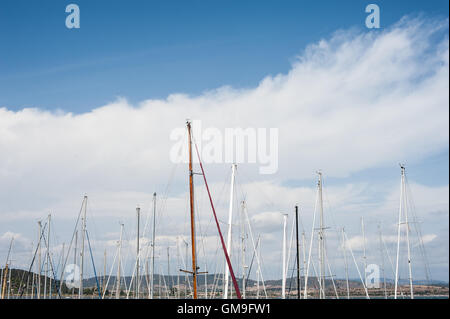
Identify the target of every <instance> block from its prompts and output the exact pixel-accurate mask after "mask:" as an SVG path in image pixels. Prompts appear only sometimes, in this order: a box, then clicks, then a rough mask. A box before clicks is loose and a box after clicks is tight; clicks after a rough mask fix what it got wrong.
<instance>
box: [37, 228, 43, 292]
mask: <svg viewBox="0 0 450 319" xmlns="http://www.w3.org/2000/svg"><path fill="white" fill-rule="evenodd" d="M38 225H39V227H38V228H39V237H38V245H39V246H38V247H39V249H38V265H37V266H38V287H37V299H41V229H42V224H41V221H38Z"/></svg>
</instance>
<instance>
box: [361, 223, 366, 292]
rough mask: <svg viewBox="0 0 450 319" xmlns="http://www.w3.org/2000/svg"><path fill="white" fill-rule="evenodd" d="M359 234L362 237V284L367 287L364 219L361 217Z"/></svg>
mask: <svg viewBox="0 0 450 319" xmlns="http://www.w3.org/2000/svg"><path fill="white" fill-rule="evenodd" d="M361 232H362V237H363V261H364V283H365V285H366V286H367V271H366V270H367V255H366V231H365V228H364V217H361Z"/></svg>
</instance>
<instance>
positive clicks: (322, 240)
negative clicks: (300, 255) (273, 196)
mask: <svg viewBox="0 0 450 319" xmlns="http://www.w3.org/2000/svg"><path fill="white" fill-rule="evenodd" d="M317 174H318V175H319V183H318V187H319V205H320V228H319V256H320V282H321V285H320V286H321V289H320V299H325V264H324V263H325V238H324V235H325V234H324V230H325V228H324V220H323V197H322V172H318V173H317Z"/></svg>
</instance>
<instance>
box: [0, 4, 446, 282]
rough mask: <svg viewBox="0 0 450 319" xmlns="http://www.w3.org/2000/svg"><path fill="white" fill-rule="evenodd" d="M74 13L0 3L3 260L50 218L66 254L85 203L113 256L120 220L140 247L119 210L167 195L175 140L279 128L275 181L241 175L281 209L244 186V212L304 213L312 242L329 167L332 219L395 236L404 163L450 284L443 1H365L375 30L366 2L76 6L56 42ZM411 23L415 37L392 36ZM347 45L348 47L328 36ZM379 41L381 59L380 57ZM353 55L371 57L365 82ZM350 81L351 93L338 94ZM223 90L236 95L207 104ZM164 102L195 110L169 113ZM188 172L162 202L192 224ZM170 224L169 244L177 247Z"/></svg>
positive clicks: (216, 175)
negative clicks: (193, 124)
mask: <svg viewBox="0 0 450 319" xmlns="http://www.w3.org/2000/svg"><path fill="white" fill-rule="evenodd" d="M69 3H72V2H71V1H62V0H46V1H39V2H38V1H22V0H15V1H10V0H2V1H1V2H0V133H1V136H0V153H2V156H1V157H0V243H1V245H0V253H1V254H3V253H4V251H3V250H4V247H6V246H7V244H5V243H9V240H7V239H8V238H9V237H8V236H9V235H8V234H9V233H8V232H11V233H13V234H16V237H17V238H18V242H19V243H20V244H21V245H22V253H23V254H25V253H24V251H26V249H28V248H29V247H28V246H29V243H30V242H31V240H32V235H29V234H34V233H35V231H36V230H35V228H36V227H35V226H36V223H35V222H36V221H37V219H38V218H39V219H42V218H45V217H46V216H47V214H48V212H49V211H51V212H54V213H55V216H54V217H55V218H54V220H55V223H59V224H58V227H59V229H61V233H60V235H59V236H60V237H59V239H58V240H59V243H61V242H62V241H67V240H68V239H67V238H65V235H64V234H69V233H70V232H71V230H72V220H73V219H74V218H75V216H74V214H76V212H78V208H79V204H80V202H81V200H80V198H82V196H83V195H84V194H85V193H88V194H89V196H90V200H91V201H92V204H91V202H90V205H91V206H89V207H90V208H91V207H92V208H91V209H92V214H93V218H92V219H93V220H96V221H97V226H99V225H101V232H99V233H97V235H98V238H96V239H97V240H96V241H97V244H96V245H97V247H109V248H111V241H112V240H115V239H116V237H117V235H118V234H117V232H118V227H117V225H118V221H119V220H120V221H124V222H126V223H127V227H129V228H128V230H127V231H128V232H129V234H132V232H133V230H132V227H134V226H133V225H134V219H133V218H132V217H130V215H129V214H128V212H131V213H133V212H134V208H135V205H136V203H139V204H141V205H142V207H143V211H144V210H145V212H148V211H149V207H150V200H151V198H150V196H151V194H152V193H153V191H156V192H158V194H161V193H163V192H164V190H165V187H166V183H167V179H168V176H170V174H171V169H172V166H171V165H170V164H171V163H169V161H168V160H167V155H166V154H168V153H169V152H168V145H169V143H168V136H169V134H170V132H171V130H172V129H174V128H175V127H179V126H183V124H184V120H185V118H187V117H191V116H193V117H194V119H204V120H205V122H206V123H207V124H205V125H213V126H217V127H219V128H220V129H222V128H223V127H229V126H232V127H234V126H238V125H241V126H242V127H250V126H252V125H253V126H257V127H271V125H274V126H277V127H279V128H280V169H279V171H280V172H279V174H275V175H274V176H262V177H261V176H258V175H255V174H253V171H252V167H251V165H250V166H249V167H247V166H241V167H242V168H241V167H240V169H239V170H238V171H239V172H243V173H245V174H248V175H249V176H251V178H254V180H251V181H250V182H253V181H255V182H257V183H259V184H258V185H257V186H258V187H259V189H264V191H265V192H266V193H271V192H273V193H274V194H277V197H276V196H275V195H273V197H272V198H270V199H268V198H259V197H258V195H255V194H253V193H252V184H250V183H249V184H248V185H245V186H246V187H248V188H249V189H250V191H249V193H250V195H249V198H252V197H251V195H252V194H253V195H254V196H255V197H254V198H257V199H258V200H256V201H255V202H256V203H258V202H264V203H267V201H271V202H274V203H275V206H276V207H275V208H276V209H283V210H285V211H292V206H293V205H294V202H296V201H299V202H302V204H303V206H304V209H305V215H307V216H306V217H305V218H306V220H305V225H307V226H306V227H307V228H309V227H310V225H309V223H310V222H311V220H310V217H311V216H310V213H311V210H312V208H313V205H314V202H313V198H314V195H313V194H314V188H315V185H316V176H315V171H316V170H317V169H323V170H324V175H325V186H326V187H327V188H328V187H329V191H327V194H330V195H331V197H330V202H331V204H332V206H334V207H335V211H334V214H336V215H337V217H338V218H337V220H338V221H339V223H340V222H341V221H342V223H343V224H345V225H346V229H348V230H349V236H350V237H354V238H355V239H358V238H357V235H358V234H359V218H360V217H361V216H367V218H368V220H371V221H379V220H382V221H383V222H385V223H386V225H385V226H386V233H389V232H390V231H391V230H392V229H391V228H389V227H390V226H389V225H391V224H392V223H395V220H396V219H395V218H396V211H397V209H398V208H397V206H396V205H397V204H398V200H397V197H396V196H397V195H398V194H396V193H395V192H396V191H397V190H398V184H399V168H398V163H399V162H402V163H405V164H406V165H407V173H408V177H409V180H410V182H411V184H412V189H413V191H414V194H413V195H415V196H416V197H417V198H416V200H417V203H418V205H417V206H418V213H419V215H420V214H422V215H421V216H425V221H426V223H424V225H423V226H424V230H423V231H424V234H425V235H428V236H429V237H428V238H432V236H436V238H437V239H430V241H429V245H431V247H430V255H431V256H432V258H434V259H433V260H432V264H433V270H434V271H435V274H436V277H435V278H436V279H442V280H447V281H448V183H449V151H448V120H447V119H446V118H447V117H448V116H447V115H448V106H446V105H444V104H445V103H443V101H444V102H445V101H447V103H446V104H447V105H448V88H442V87H441V86H440V85H443V84H446V83H447V84H448V82H446V81H448V77H447V79H445V78H444V77H441V76H442V73H445V72H447V73H448V60H447V65H445V58H442V57H441V56H440V54H441V53H442V51H444V52H445V43H447V50H448V12H449V5H448V1H438V0H432V1H400V0H398V1H376V2H375V1H374V3H376V4H378V5H379V6H380V9H381V30H368V29H367V28H366V27H365V24H364V23H365V18H366V16H367V13H366V12H365V7H366V5H367V4H369V3H372V1H359V0H354V1H350V0H347V1H158V2H157V1H143V0H142V1H141V0H134V1H103V0H95V1H92V0H90V1H88V0H80V1H73V3H76V4H78V5H79V7H80V10H81V29H79V30H69V29H67V28H66V27H65V24H64V23H65V19H66V16H67V14H66V13H65V6H66V5H68V4H69ZM405 16H409V17H411V18H410V19H411V23H410V24H408V23H399V20H400V19H401V18H402V17H405ZM434 23H436V24H438V25H440V27H438V28H436V25H435V24H434ZM442 25H443V26H442ZM417 26H419V27H420V28H418V29H415V28H416V27H417ZM435 29H437V30H438V31H435ZM339 30H342V32H343V33H342V34H341V36H342V35H343V36H342V37H341V38H339V36H337V37H335V36H334V35H335V34H336V32H337V31H339ZM433 30H434V31H433ZM372 36H373V39H377V40H378V41H379V42H380V43H384V45H385V46H384V47H383V50H381V51H380V52H378V51H376V49H377V48H376V47H372V45H371V44H372V42H371V41H372V40H373V39H372V38H371V37H372ZM396 36H398V37H399V38H398V39H397V38H396ZM392 37H393V38H394V39H397V40H398V41H397V42H396V41H392V40H391V38H392ZM443 39H444V40H443ZM321 40H324V42H323V43H325V46H324V47H320V45H319V44H318V43H322V42H319V41H321ZM445 40H446V41H445ZM323 43H322V44H323ZM405 43H406V44H407V45H411V46H412V47H413V48H414V49H413V50H412V52H408V49H409V48H410V47H408V46H407V45H405V47H402V46H401V45H402V44H405ZM442 43H444V44H442ZM422 44H424V47H422ZM328 45H329V48H331V50H329V51H327V50H326V48H328ZM397 45H398V46H399V47H400V49H399V48H398V47H397ZM324 48H325V49H324ZM345 48H348V49H347V50H346V49H345ZM391 48H394V49H392V50H390V49H391ZM305 52H306V53H305ZM374 52H378V54H374ZM405 52H407V53H405ZM404 53H405V54H404ZM408 53H410V56H409V55H408ZM447 53H448V52H447ZM308 54H309V55H308ZM322 55H323V56H325V57H326V58H328V59H329V60H326V62H327V61H332V62H331V68H330V69H332V70H330V74H328V73H327V72H328V70H324V69H323V68H322V66H321V65H320V64H316V63H315V61H316V60H315V59H316V58H317V59H319V60H320V57H322ZM372 55H373V56H372ZM299 56H301V57H302V58H303V59H304V61H303V62H301V63H298V61H299V60H297V58H298V57H299ZM360 56H366V57H367V56H369V57H371V56H372V58H373V64H374V65H375V66H376V67H375V68H374V69H372V70H371V71H373V72H372V73H373V74H372V73H370V72H369V73H366V72H367V71H366V70H367V69H366V68H367V66H366V65H365V64H364V61H362V60H363V59H361V60H360V59H359V57H360ZM377 56H379V58H377ZM336 57H344V59H343V62H342V61H340V60H339V59H338V58H336ZM345 57H355V59H353V60H352V59H350V58H349V60H346V59H345ZM435 60H437V61H439V63H437V64H435V63H434V62H435ZM392 61H394V62H396V63H398V64H396V63H393V64H392V65H390V63H391V62H392ZM296 63H297V64H296ZM342 65H347V66H348V70H347V69H346V68H345V67H342ZM386 65H389V66H390V67H389V66H386ZM302 68H303V69H302ZM442 69H443V70H442ZM299 70H303V72H299ZM305 70H306V71H305ZM361 70H363V71H361ZM377 71H380V72H381V73H377ZM408 71H410V72H411V73H408ZM347 72H348V74H347ZM414 72H416V73H417V74H416V73H414ZM355 74H356V75H355ZM360 74H363V76H362V77H361V78H358V75H360ZM380 74H382V75H383V76H385V78H386V81H388V83H390V85H386V84H385V83H384V82H383V79H381V80H380V78H379V77H377V76H379V75H380ZM347 75H352V76H354V77H350V76H349V78H348V82H346V81H341V79H342V78H344V79H347V78H346V76H347ZM320 76H324V78H321V77H320ZM328 76H329V80H330V82H329V83H328V82H327V83H325V84H329V85H330V88H329V90H328V87H325V85H324V82H323V81H324V79H325V80H327V79H328ZM355 78H356V79H357V80H355ZM411 79H412V80H411ZM372 80H373V81H372ZM371 81H372V82H371ZM427 81H429V82H430V83H434V85H433V86H427V83H428V82H427ZM342 82H344V84H343V85H342V87H340V85H341V84H342ZM322 85H323V86H324V87H322ZM346 85H348V86H347V87H346ZM223 86H230V87H231V89H229V90H228V91H227V90H225V91H220V90H219V92H216V91H214V89H217V88H221V87H223ZM317 87H319V88H320V90H319V91H318V92H317V91H316V89H317ZM447 87H448V86H447ZM341 89H342V90H341ZM433 89H435V90H436V91H433ZM211 90H213V91H212V93H211ZM378 90H380V91H378ZM445 90H447V91H445ZM205 92H207V93H205ZM280 92H281V94H280ZM342 92H345V95H344V96H342ZM174 93H184V94H186V95H187V96H181V97H180V96H178V97H176V98H173V97H171V98H167V97H168V96H170V95H171V94H174ZM377 93H380V96H381V97H375V98H374V97H373V95H376V94H377ZM415 94H417V95H415ZM259 95H261V96H259ZM119 97H123V98H124V100H121V99H118V98H119ZM149 100H151V101H149ZM348 100H350V101H351V102H352V103H348ZM330 101H331V103H330ZM380 101H381V102H380ZM243 103H247V104H244V105H245V106H247V108H245V109H244V108H242V107H241V105H243ZM358 103H359V104H358ZM266 104H267V105H266ZM305 105H306V107H305ZM384 106H388V107H389V108H387V109H384V108H383V107H384ZM100 107H102V108H101V109H99V108H100ZM260 107H265V108H264V110H265V112H267V113H263V114H262V113H261V111H260ZM27 108H36V110H30V109H27ZM45 111H50V113H46V112H45ZM61 111H62V112H61ZM67 113H73V114H67ZM241 113H242V114H245V117H243V118H239V116H238V115H239V114H241ZM230 114H231V115H230ZM285 114H287V115H285ZM442 115H444V116H442ZM371 117H372V118H371ZM236 118H237V119H236ZM305 119H306V120H305ZM372 120H373V121H372ZM377 121H378V122H377ZM299 123H301V124H299ZM323 123H326V124H323ZM374 123H375V124H374ZM3 125H4V127H3ZM322 125H323V126H322ZM222 126H223V127H222ZM443 128H444V129H443ZM321 129H324V131H325V133H324V134H323V135H321V132H320V131H321ZM361 140H363V141H361ZM3 154H6V156H3ZM155 154H157V155H155ZM247 168H248V169H249V173H247V171H246V169H247ZM207 169H208V174H209V175H208V176H209V177H210V178H211V184H213V188H214V189H216V190H218V189H221V188H222V184H223V183H228V180H229V166H228V165H217V166H214V165H210V166H208V167H207ZM184 173H185V172H184V171H182V172H180V171H178V175H176V176H175V178H174V187H173V188H175V189H176V191H173V193H171V194H168V195H170V196H173V197H174V198H173V200H174V204H173V205H174V206H173V207H170V205H169V207H170V212H171V213H172V212H174V211H176V212H178V213H179V214H181V213H185V212H184V210H183V209H184V207H183V205H180V204H179V202H182V200H183V196H184V194H183V192H184V191H185V186H186V185H185V182H186V180H185V177H186V176H185V174H184ZM224 181H225V182H224ZM256 193H258V192H256ZM216 194H217V192H216ZM298 194H300V195H298ZM259 195H261V194H259ZM217 197H220V196H219V195H218V196H217ZM177 200H178V202H177ZM333 200H334V202H333ZM218 201H220V200H218ZM223 202H226V200H225V201H223V200H222V203H223ZM255 202H254V203H255ZM250 204H251V203H250ZM258 205H259V203H258V204H254V206H257V208H258V209H259V210H258V211H257V212H259V213H260V215H258V214H255V218H256V219H255V223H256V222H257V221H258V220H262V221H266V223H265V224H264V223H263V225H262V226H261V227H260V228H258V227H256V231H261V232H264V231H266V232H267V234H266V235H267V238H266V239H265V240H266V242H265V243H270V244H266V246H265V249H267V251H271V252H272V251H279V249H278V248H279V247H278V246H272V245H275V244H273V243H277V242H278V239H279V235H280V234H279V232H280V229H281V228H277V227H276V225H278V224H277V223H279V220H278V219H276V218H275V217H273V215H271V214H272V213H273V212H271V211H270V209H272V208H274V207H273V206H272V207H270V208H268V207H267V206H263V205H262V204H261V206H258ZM219 206H220V205H219ZM130 207H131V209H130ZM125 211H126V212H127V213H126V214H124V212H125ZM226 211H227V208H226V205H222V207H219V213H221V214H225V213H224V212H226ZM208 214H209V212H208ZM257 215H258V216H257ZM183 216H184V215H180V216H179V218H180V219H178V220H177V221H179V220H182V218H184V217H185V216H184V217H183ZM207 216H209V215H207ZM169 217H170V216H169ZM222 217H223V218H225V217H224V216H222ZM172 218H173V219H174V220H175V217H172ZM258 218H259V219H258ZM168 224H169V225H168V226H167V228H165V229H164V230H163V226H161V227H162V228H161V233H164V232H165V231H166V233H167V236H169V237H170V236H172V235H173V236H172V237H174V236H175V235H174V234H179V233H181V232H180V229H178V228H177V229H175V228H174V227H172V226H173V224H172V225H171V224H170V222H168ZM267 225H269V226H267ZM274 225H275V226H274ZM373 225H375V224H373ZM373 225H372V226H373ZM339 226H341V225H339ZM391 226H392V225H391ZM179 227H181V226H179ZM97 228H98V229H100V227H97ZM55 229H56V228H55ZM177 232H178V233H177ZM166 233H164V234H166ZM370 233H371V234H375V233H376V229H375V228H372V229H371V230H370ZM67 236H68V235H67ZM67 236H66V237H67ZM277 236H278V237H277ZM93 237H94V236H93ZM164 240H165V239H164ZM167 240H168V241H169V242H170V240H173V238H171V239H170V238H169V239H167ZM108 241H109V244H108ZM170 244H171V245H173V241H172V242H170ZM108 245H109V246H108ZM2 249H3V250H2ZM111 249H113V248H111ZM372 252H373V250H372ZM358 253H360V252H357V254H358ZM269 255H270V254H269ZM374 255H375V253H373V254H372V256H374ZM1 256H2V255H0V257H1ZM27 256H28V255H27ZM27 258H28V257H27ZM19 259H20V258H18V260H19ZM0 260H1V259H0ZM22 260H25V257H24V258H23V259H22ZM277 261H279V256H278V255H276V254H273V260H272V262H273V263H272V264H271V261H270V257H269V260H268V261H267V265H268V277H270V278H278V277H279V271H278V268H277V267H278V263H277ZM341 270H342V269H341ZM338 275H340V276H342V272H341V273H340V274H338ZM353 275H354V277H356V275H357V274H356V272H355V271H354V270H353Z"/></svg>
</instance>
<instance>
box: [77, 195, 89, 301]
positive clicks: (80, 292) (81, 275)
mask: <svg viewBox="0 0 450 319" xmlns="http://www.w3.org/2000/svg"><path fill="white" fill-rule="evenodd" d="M86 210H87V196H86V195H84V211H83V217H82V221H81V222H82V230H81V267H80V290H79V292H78V296H79V299H82V298H83V275H84V240H85V237H86Z"/></svg>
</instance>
